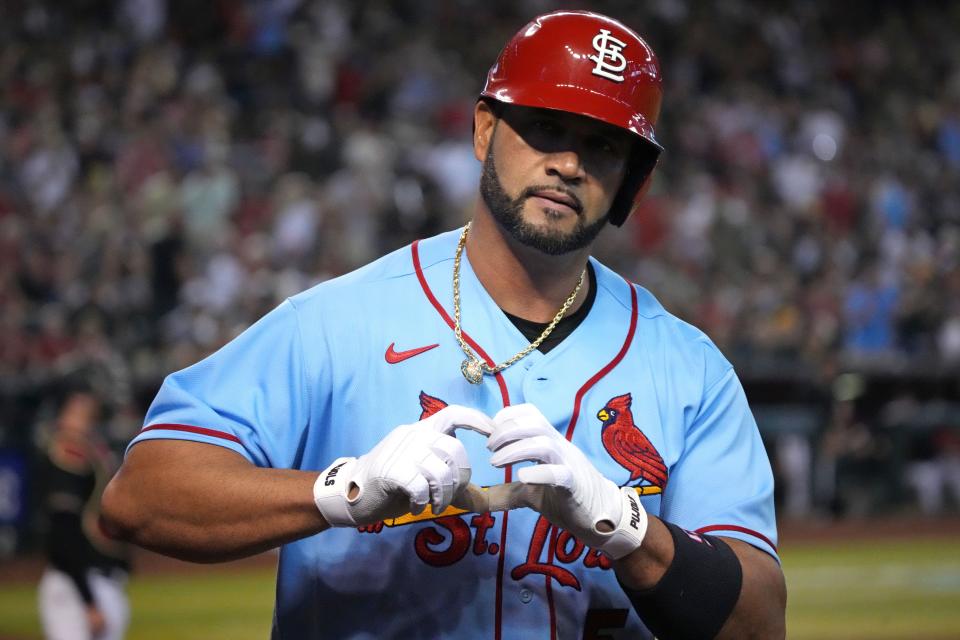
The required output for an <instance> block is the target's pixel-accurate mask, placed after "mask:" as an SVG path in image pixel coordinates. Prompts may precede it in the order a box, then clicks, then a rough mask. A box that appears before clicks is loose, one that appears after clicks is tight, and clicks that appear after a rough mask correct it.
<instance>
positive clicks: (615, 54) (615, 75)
mask: <svg viewBox="0 0 960 640" xmlns="http://www.w3.org/2000/svg"><path fill="white" fill-rule="evenodd" d="M626 46H627V43H626V42H624V41H623V40H618V39H617V38H615V37H613V35H611V33H610V30H609V29H600V33H598V34H597V35H595V36H593V48H594V49H595V50H596V52H597V55H595V56H587V58H589V59H590V60H593V61H594V62H596V63H597V64H596V66H594V67H593V70H592V71H591V73H593V74H594V75H597V76H601V77H603V78H607V79H608V80H613V81H614V82H623V76H621V75H619V73H620V72H621V71H623V70H624V69H626V68H627V59H626V58H625V57H624V55H623V53H621V52H622V51H623V50H624V49H625V48H626Z"/></svg>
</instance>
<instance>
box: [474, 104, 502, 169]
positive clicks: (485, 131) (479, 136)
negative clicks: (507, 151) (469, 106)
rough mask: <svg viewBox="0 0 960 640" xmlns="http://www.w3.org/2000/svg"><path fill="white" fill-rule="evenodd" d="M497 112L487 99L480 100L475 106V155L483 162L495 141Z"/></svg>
mask: <svg viewBox="0 0 960 640" xmlns="http://www.w3.org/2000/svg"><path fill="white" fill-rule="evenodd" d="M496 124H497V114H496V113H494V110H493V108H492V107H491V106H490V105H489V104H488V103H487V101H486V100H478V101H477V105H476V106H475V107H474V108H473V155H474V156H475V157H476V158H477V160H479V161H480V162H483V161H484V160H486V159H487V152H488V151H489V149H490V144H491V143H492V142H493V131H494V129H495V128H496Z"/></svg>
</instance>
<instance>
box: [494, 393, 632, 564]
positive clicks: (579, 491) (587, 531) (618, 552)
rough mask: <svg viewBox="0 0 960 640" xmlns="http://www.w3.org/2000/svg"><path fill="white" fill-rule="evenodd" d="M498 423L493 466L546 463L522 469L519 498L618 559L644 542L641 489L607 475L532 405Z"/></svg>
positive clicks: (512, 410) (509, 410) (501, 416)
mask: <svg viewBox="0 0 960 640" xmlns="http://www.w3.org/2000/svg"><path fill="white" fill-rule="evenodd" d="M493 421H494V430H493V433H492V434H491V435H490V437H489V438H488V440H487V448H488V449H490V450H491V451H494V452H495V453H494V454H493V456H491V458H490V463H491V464H492V465H493V466H495V467H505V466H506V465H508V464H514V463H516V462H522V461H530V462H537V463H540V464H538V465H536V466H533V467H524V468H522V469H520V470H519V471H518V473H517V477H518V478H519V479H520V481H521V482H520V483H511V484H519V485H520V486H519V487H514V488H513V492H512V494H513V499H514V500H516V501H517V502H519V503H521V504H522V506H527V507H530V508H532V509H535V510H536V511H538V512H540V513H541V514H543V515H544V516H546V518H547V520H549V521H550V522H552V523H553V524H555V525H557V526H558V527H562V528H564V529H566V530H567V531H569V532H570V533H572V534H573V535H574V536H575V537H576V538H578V539H579V540H581V541H582V542H584V543H586V544H588V545H589V546H591V547H593V548H595V549H599V550H601V551H603V552H604V553H606V554H607V555H608V556H610V557H612V558H614V559H617V558H622V557H623V556H625V555H627V554H628V553H630V552H631V551H633V550H634V549H636V548H638V547H639V546H640V544H641V543H642V542H643V537H644V535H645V534H646V531H647V514H646V512H645V511H644V509H643V506H642V505H641V504H640V497H639V496H638V495H637V492H636V491H635V490H633V489H631V488H629V487H624V488H623V489H622V490H621V489H620V488H619V487H617V485H616V484H614V483H613V482H612V481H611V480H609V479H608V478H606V477H604V476H603V475H601V473H600V472H599V471H597V469H596V467H594V466H593V464H591V463H590V461H589V460H588V459H587V457H586V456H585V455H584V454H583V452H582V451H580V449H578V448H577V447H576V445H574V444H573V443H571V442H569V441H568V440H567V439H566V438H564V437H563V436H562V435H561V434H560V432H559V431H557V430H556V429H555V428H554V426H553V425H552V424H550V422H549V421H548V420H547V419H546V417H544V415H543V414H542V413H541V412H540V410H539V409H537V408H536V407H535V406H534V405H532V404H520V405H514V406H510V407H506V408H505V409H503V410H501V411H500V412H499V413H497V415H496V416H494V418H493Z"/></svg>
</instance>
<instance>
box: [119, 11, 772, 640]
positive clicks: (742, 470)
mask: <svg viewBox="0 0 960 640" xmlns="http://www.w3.org/2000/svg"><path fill="white" fill-rule="evenodd" d="M660 101H661V77H660V69H659V66H658V62H657V58H656V56H655V55H654V52H653V51H652V50H651V49H650V47H649V46H648V45H647V44H646V43H645V42H644V41H643V40H642V39H641V38H640V37H639V36H638V35H637V34H636V33H634V32H633V31H631V30H630V29H628V28H627V27H625V26H624V25H623V24H621V23H620V22H617V21H615V20H612V19H610V18H607V17H604V16H600V15H597V14H593V13H587V12H581V11H561V12H555V13H550V14H547V15H543V16H540V17H538V18H536V19H535V20H533V21H532V22H531V23H530V24H528V25H527V26H525V27H524V28H523V29H522V30H521V31H520V32H518V33H517V34H516V35H515V36H514V37H513V38H512V39H511V40H510V41H509V42H508V43H507V45H506V47H505V48H504V49H503V52H502V53H501V55H500V57H499V59H498V60H497V61H496V62H495V64H494V65H493V66H492V67H491V69H490V72H489V74H488V76H487V82H486V86H485V87H484V89H483V91H482V93H481V95H480V98H479V100H478V102H477V104H476V108H475V112H474V138H473V141H474V149H475V154H476V157H477V159H478V161H480V162H481V163H482V167H483V171H482V178H481V181H480V187H479V191H480V196H481V197H480V198H478V200H477V204H476V206H475V210H474V213H473V216H472V219H471V221H470V223H469V224H467V225H465V226H464V227H463V228H461V229H457V230H454V231H451V232H448V233H444V234H441V235H439V236H436V237H433V238H429V239H425V240H421V241H418V242H415V243H413V244H412V245H411V246H408V247H406V248H403V249H401V250H398V251H396V252H394V253H391V254H389V255H387V256H385V257H383V258H381V259H379V260H377V261H375V262H373V263H371V264H369V265H367V266H365V267H363V268H361V269H359V270H357V271H355V272H353V273H350V274H347V275H345V276H343V277H340V278H337V279H334V280H331V281H328V282H325V283H323V284H321V285H319V286H316V287H314V288H312V289H310V290H308V291H305V292H303V293H301V294H299V295H296V296H294V297H292V298H290V299H288V300H287V301H285V302H284V303H283V304H281V305H280V306H279V307H277V308H276V309H275V310H273V311H272V312H270V313H268V314H267V315H266V316H264V317H263V318H261V319H260V320H259V321H258V322H256V323H255V324H254V325H253V326H251V327H250V328H249V329H248V330H247V331H246V332H245V333H243V334H242V335H240V336H239V337H238V338H236V339H235V340H233V341H232V342H231V343H229V344H228V345H226V346H225V347H224V348H223V349H221V350H220V351H218V352H217V353H215V354H214V355H212V356H210V357H209V358H207V359H205V360H203V361H201V362H199V363H197V364H196V365H194V366H192V367H189V368H187V369H185V370H183V371H180V372H177V373H174V374H172V375H170V376H169V377H168V378H167V379H166V381H165V382H164V384H163V387H162V388H161V390H160V392H159V394H158V395H157V397H156V399H155V401H154V403H153V405H152V406H151V408H150V411H149V413H148V415H147V418H146V425H145V427H144V428H143V430H142V432H141V433H140V434H139V435H138V436H137V437H136V438H135V439H134V440H133V442H132V443H131V445H130V448H129V449H128V451H127V456H126V460H125V463H124V465H123V467H122V468H121V471H120V473H119V474H118V475H117V477H116V478H115V479H114V480H113V482H112V484H111V485H110V487H108V492H107V495H106V506H107V510H106V515H107V517H106V524H107V526H109V527H110V528H111V529H112V530H113V531H114V532H115V534H116V535H118V536H124V537H127V538H129V539H131V540H134V541H135V542H137V543H138V544H141V545H143V546H146V547H149V548H152V549H155V550H158V551H161V552H163V553H167V554H170V555H174V556H177V557H180V558H186V559H194V560H202V561H214V560H220V559H228V558H236V557H240V556H245V555H249V554H252V553H256V552H259V551H262V550H265V549H269V548H271V547H274V546H277V545H282V549H281V554H280V561H279V569H278V578H277V580H278V584H277V600H276V610H275V616H274V630H273V635H274V637H275V638H545V637H550V638H554V637H557V638H580V637H585V638H601V637H603V638H649V637H652V636H653V635H656V637H658V638H711V637H722V638H751V637H762V638H776V637H783V636H784V601H785V589H784V582H783V576H782V573H781V571H780V567H779V563H778V560H777V550H776V539H777V538H776V530H775V524H774V512H773V501H772V491H773V485H772V479H771V471H770V465H769V463H768V460H767V458H766V455H765V453H764V450H763V447H762V445H761V442H760V437H759V435H758V432H757V428H756V424H755V422H754V420H753V418H752V416H751V413H750V410H749V408H748V406H747V401H746V399H745V396H744V393H743V390H742V388H741V386H740V383H739V381H738V380H737V377H736V375H735V374H734V372H733V370H732V368H731V366H730V364H729V363H728V362H727V360H726V359H725V358H724V357H723V356H722V355H721V354H720V353H719V351H718V350H717V349H716V347H715V346H714V345H713V344H712V343H711V342H710V340H709V339H708V338H707V337H706V336H705V335H704V334H703V333H702V332H700V331H698V330H697V329H695V328H693V327H691V326H690V325H688V324H685V323H684V322H682V321H680V320H678V319H677V318H675V317H673V316H671V315H670V314H668V313H667V312H666V311H664V309H663V307H662V306H661V305H660V304H659V303H658V302H657V301H656V299H655V298H654V297H653V296H652V295H651V294H650V293H649V292H648V291H646V290H645V289H643V288H642V287H640V286H638V285H635V284H633V283H631V282H629V281H627V280H625V279H624V278H622V277H620V276H619V275H617V274H615V273H613V272H611V271H610V270H609V269H607V268H606V267H604V266H603V265H602V264H600V263H599V262H597V261H596V260H595V259H593V258H591V257H590V249H591V246H592V245H593V243H594V241H595V238H596V235H597V233H598V232H599V231H600V230H601V229H602V228H603V227H604V226H606V224H607V223H611V224H613V225H616V226H619V225H621V224H623V222H624V220H625V219H626V218H627V216H628V215H629V213H630V212H631V210H632V209H633V208H634V207H635V206H636V204H637V202H638V201H639V200H640V198H641V197H642V196H643V194H644V192H645V190H646V188H647V186H648V185H649V183H650V178H651V173H652V171H653V168H654V165H655V164H656V162H657V158H658V156H659V154H660V151H661V148H660V145H659V144H658V143H657V141H656V138H655V137H654V125H655V122H656V119H657V115H658V112H659V108H660ZM318 471H319V473H318Z"/></svg>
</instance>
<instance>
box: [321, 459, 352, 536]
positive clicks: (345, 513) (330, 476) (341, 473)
mask: <svg viewBox="0 0 960 640" xmlns="http://www.w3.org/2000/svg"><path fill="white" fill-rule="evenodd" d="M356 462H357V459H356V458H337V459H336V460H334V461H333V464H331V465H330V466H329V467H327V468H326V469H325V470H324V471H323V473H321V474H320V475H319V476H317V481H316V482H314V483H313V502H314V504H316V505H317V509H319V510H320V514H321V515H322V516H323V519H324V520H326V521H327V523H329V525H330V526H331V527H353V526H356V524H357V523H356V522H355V521H354V519H353V517H352V516H351V515H350V511H349V510H348V505H349V502H348V500H347V486H348V485H349V483H350V476H351V475H352V473H351V471H352V468H353V465H354V464H356Z"/></svg>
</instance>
